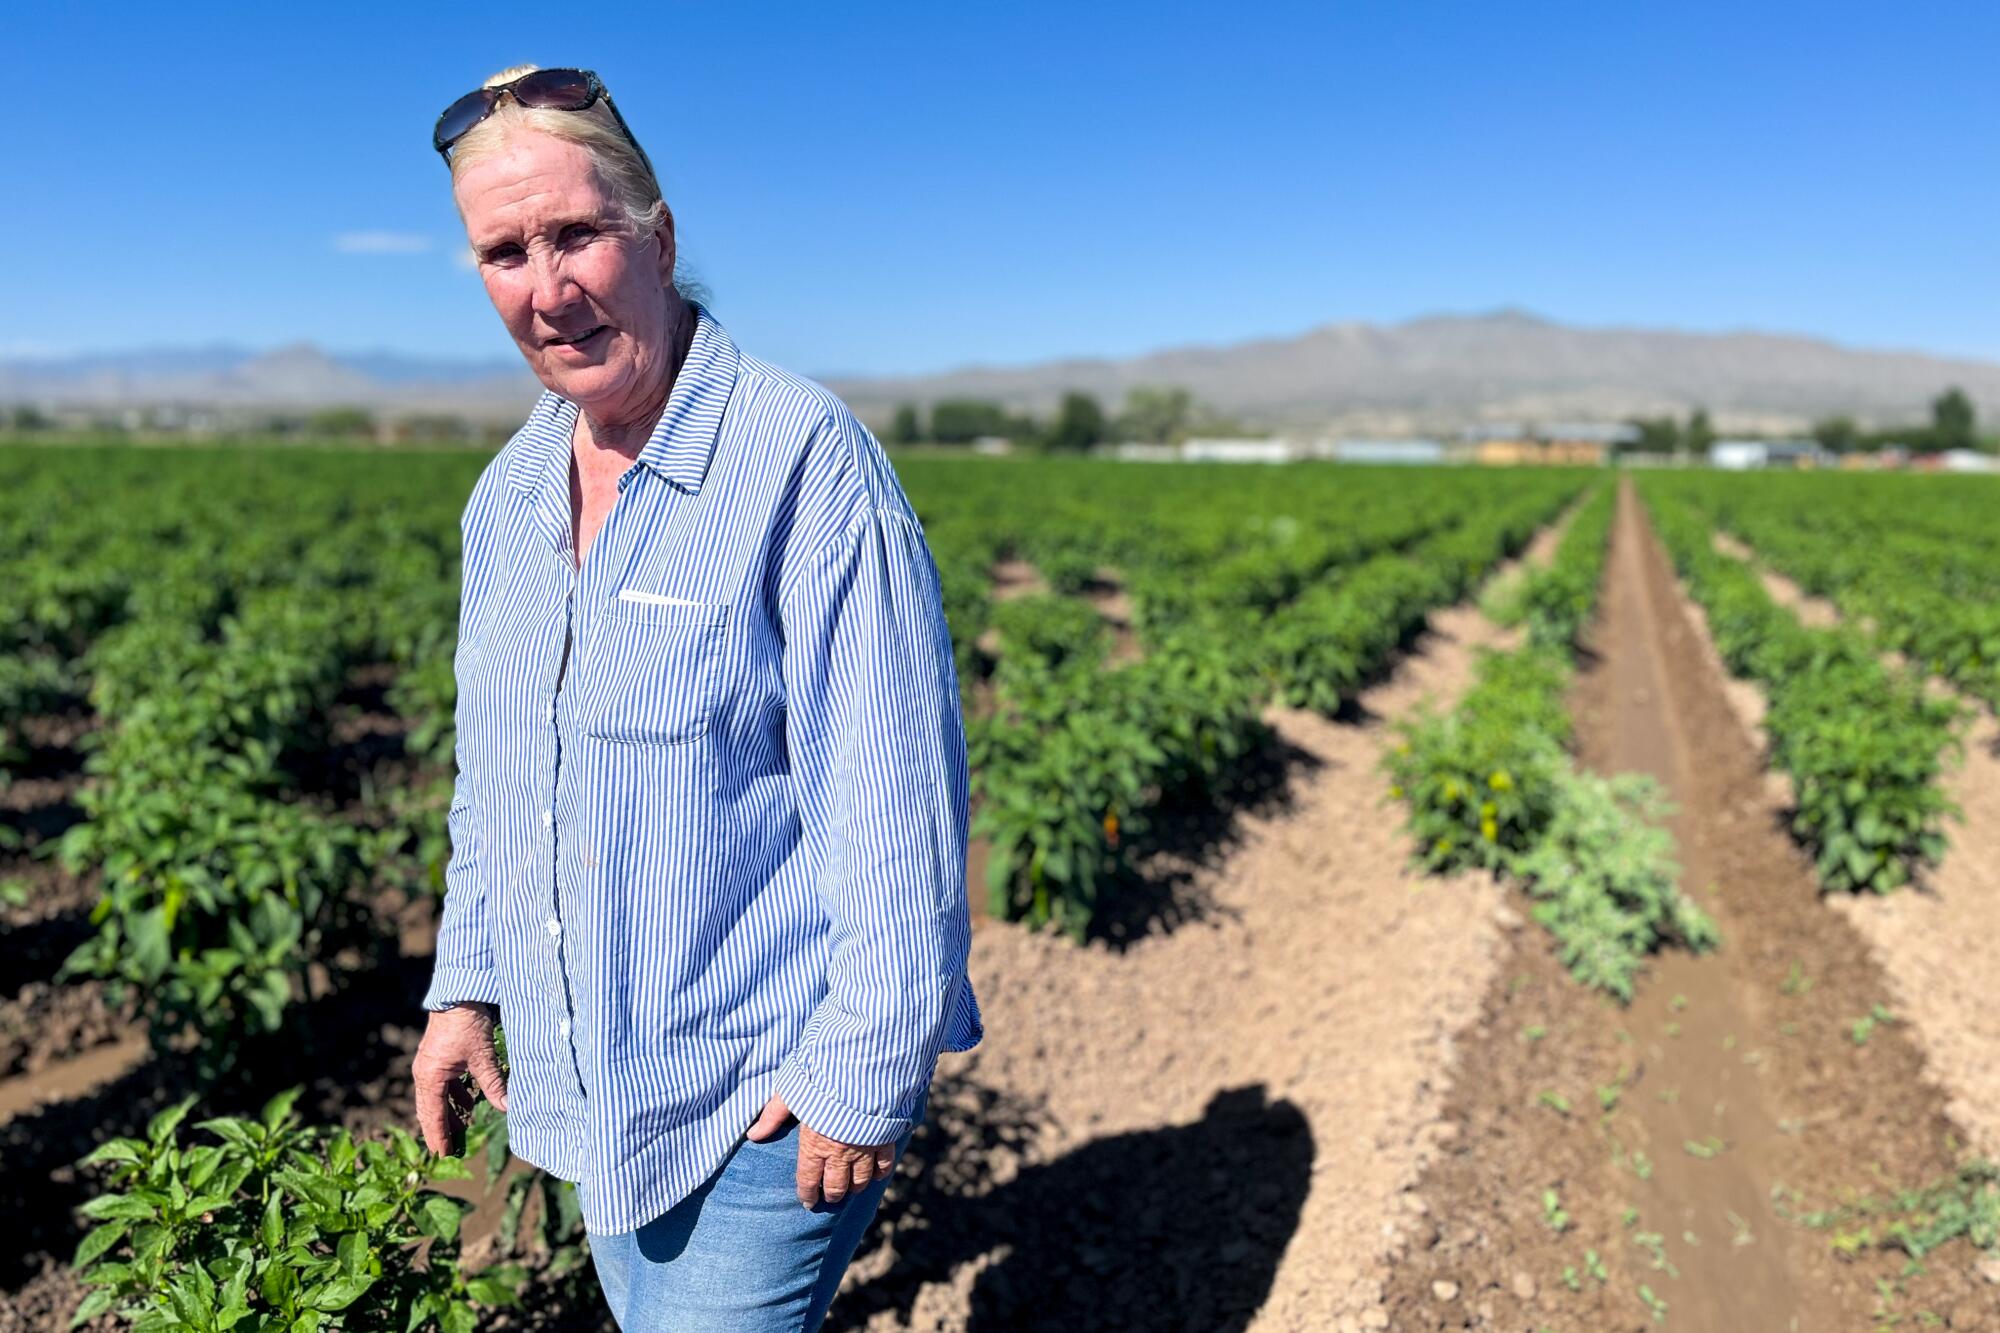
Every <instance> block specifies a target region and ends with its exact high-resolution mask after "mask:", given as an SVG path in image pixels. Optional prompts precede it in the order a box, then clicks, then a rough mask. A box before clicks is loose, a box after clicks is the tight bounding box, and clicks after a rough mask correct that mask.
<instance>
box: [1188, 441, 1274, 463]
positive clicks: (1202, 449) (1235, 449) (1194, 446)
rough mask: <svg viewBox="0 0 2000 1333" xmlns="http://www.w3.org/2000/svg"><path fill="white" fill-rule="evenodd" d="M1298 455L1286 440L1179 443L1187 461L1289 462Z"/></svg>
mask: <svg viewBox="0 0 2000 1333" xmlns="http://www.w3.org/2000/svg"><path fill="white" fill-rule="evenodd" d="M1301 456H1302V451H1301V450H1300V449H1299V448H1298V446H1296V445H1294V444H1292V443H1291V442H1290V441H1288V440H1189V441H1187V442H1186V443H1185V444H1183V445H1182V446H1181V460H1182V461H1183V462H1187V463H1289V462H1292V461H1293V460H1294V459H1297V458H1299V457H1301Z"/></svg>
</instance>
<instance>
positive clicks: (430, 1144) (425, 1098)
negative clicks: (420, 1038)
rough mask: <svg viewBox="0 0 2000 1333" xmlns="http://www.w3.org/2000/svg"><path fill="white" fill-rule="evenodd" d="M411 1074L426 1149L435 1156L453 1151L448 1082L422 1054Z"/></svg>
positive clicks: (418, 1057)
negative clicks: (447, 1093) (446, 1092)
mask: <svg viewBox="0 0 2000 1333" xmlns="http://www.w3.org/2000/svg"><path fill="white" fill-rule="evenodd" d="M411 1072H412V1075H413V1081H414V1082H415V1084H416V1088H417V1126H418V1127H419V1128H420V1129H422V1130H423V1133H424V1146H425V1147H426V1148H429V1149H430V1150H431V1151H432V1152H434V1153H447V1152H450V1151H451V1146H452V1144H451V1139H452V1132H451V1108H450V1104H449V1099H448V1098H447V1097H446V1095H445V1088H446V1085H447V1083H448V1081H449V1080H448V1078H447V1076H446V1075H445V1074H444V1072H443V1071H442V1069H440V1068H439V1067H438V1066H437V1065H436V1064H434V1063H431V1062H428V1061H426V1060H425V1059H424V1055H423V1053H422V1052H421V1051H420V1052H418V1054H417V1060H416V1064H415V1066H414V1067H413V1069H412V1071H411Z"/></svg>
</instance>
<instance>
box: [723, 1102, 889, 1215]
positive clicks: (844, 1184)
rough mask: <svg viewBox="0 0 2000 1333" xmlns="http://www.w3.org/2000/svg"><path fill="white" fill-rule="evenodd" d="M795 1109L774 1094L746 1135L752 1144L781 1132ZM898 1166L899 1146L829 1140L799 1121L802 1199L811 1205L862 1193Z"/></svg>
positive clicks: (832, 1201) (800, 1200)
mask: <svg viewBox="0 0 2000 1333" xmlns="http://www.w3.org/2000/svg"><path fill="white" fill-rule="evenodd" d="M791 1118H792V1110H791V1108H790V1107H789V1106H786V1105H785V1101H784V1098H782V1097H779V1096H778V1095H777V1094H775V1093H773V1094H772V1096H771V1100H770V1101H768V1102H765V1103H764V1111H763V1114H761V1115H759V1116H758V1117H757V1123H755V1124H753V1125H752V1126H750V1129H749V1131H748V1135H747V1137H748V1138H749V1139H750V1141H751V1142H753V1143H762V1142H763V1141H764V1140H765V1139H768V1138H771V1137H772V1136H774V1135H776V1134H779V1133H782V1132H783V1131H784V1128H785V1122H786V1121H788V1120H790V1119H791ZM895 1169H896V1145H895V1144H894V1143H893V1142H891V1143H882V1144H874V1145H857V1144H852V1143H842V1142H841V1141H840V1140H838V1139H830V1138H828V1137H827V1136H826V1135H824V1134H822V1133H820V1132H819V1131H818V1130H816V1129H814V1128H813V1127H812V1126H811V1125H808V1124H806V1123H805V1122H804V1121H800V1122H799V1175H798V1181H799V1202H800V1203H801V1204H803V1205H804V1206H805V1207H807V1208H810V1207H812V1206H813V1205H814V1204H816V1203H818V1202H819V1201H820V1200H821V1198H824V1199H825V1200H826V1201H827V1202H828V1203H839V1202H840V1201H841V1200H842V1199H845V1198H846V1197H847V1195H848V1193H849V1191H855V1192H859V1191H861V1190H865V1189H867V1188H868V1186H869V1185H870V1184H872V1183H873V1182H874V1181H875V1180H877V1179H878V1178H880V1177H883V1176H886V1175H888V1174H889V1173H890V1172H891V1171H893V1170H895Z"/></svg>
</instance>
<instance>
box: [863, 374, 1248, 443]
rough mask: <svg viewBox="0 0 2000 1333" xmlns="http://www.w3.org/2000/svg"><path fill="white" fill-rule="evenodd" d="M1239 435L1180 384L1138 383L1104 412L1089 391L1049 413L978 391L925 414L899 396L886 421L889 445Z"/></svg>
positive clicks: (1068, 397)
mask: <svg viewBox="0 0 2000 1333" xmlns="http://www.w3.org/2000/svg"><path fill="white" fill-rule="evenodd" d="M1198 433H1199V434H1215V435H1241V434H1243V433H1245V432H1244V427H1243V425H1242V424H1241V423H1240V422H1237V421H1233V420H1231V419H1229V418H1226V417H1222V416H1219V415H1217V414H1215V413H1214V412H1211V411H1209V410H1207V409H1206V408H1203V407H1201V406H1200V405H1199V404H1197V403H1196V402H1195V400H1194V396H1193V395H1192V394H1190V393H1189V392H1188V391H1187V390H1186V389H1176V388H1170V387H1157V386H1152V385H1140V386H1137V387H1135V388H1133V389H1132V390H1130V391H1129V392H1127V393H1126V395H1125V404H1124V406H1123V407H1122V408H1121V409H1120V410H1118V411H1116V412H1107V411H1105V410H1104V407H1103V405H1102V404H1101V403H1099V402H1098V401H1097V399H1096V398H1095V397H1093V396H1092V395H1090V394H1087V393H1079V392H1075V391H1072V392H1069V393H1065V394H1064V395H1063V396H1062V401H1061V402H1060V403H1059V404H1058V405H1057V406H1056V410H1055V412H1054V414H1053V415H1051V416H1049V417H1047V418H1045V419H1044V418H1037V417H1036V416H1034V415H1033V414H1032V413H1028V412H1015V411H1010V410H1009V409H1008V408H1006V407H1005V406H1003V405H1002V404H1000V403H996V402H991V401H988V400H987V399H983V398H941V399H939V400H938V401H937V402H935V403H933V404H931V405H930V412H929V414H928V416H926V414H925V413H924V411H923V409H922V408H921V407H919V406H918V405H917V404H916V403H903V404H900V405H899V406H898V407H897V408H896V413H895V416H894V417H893V418H892V419H891V420H890V423H889V431H888V435H887V440H888V442H889V443H891V444H971V443H972V442H973V441H974V440H980V439H989V438H991V439H1002V440H1007V441H1009V442H1011V443H1013V444H1017V445H1024V446H1027V447H1029V448H1035V449H1046V450H1054V451H1059V452H1060V451H1065V450H1067V451H1081V450H1084V449H1089V448H1090V447H1091V446H1093V445H1098V444H1113V443H1119V442H1123V441H1131V442H1135V443H1140V444H1179V443H1180V442H1181V441H1182V440H1185V439H1187V438H1188V437H1189V436H1190V435H1194V434H1198Z"/></svg>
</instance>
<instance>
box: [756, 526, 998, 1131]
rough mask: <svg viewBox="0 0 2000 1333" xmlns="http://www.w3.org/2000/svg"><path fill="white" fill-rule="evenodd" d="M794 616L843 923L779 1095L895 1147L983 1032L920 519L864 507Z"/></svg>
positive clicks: (952, 707)
mask: <svg viewBox="0 0 2000 1333" xmlns="http://www.w3.org/2000/svg"><path fill="white" fill-rule="evenodd" d="M898 498H900V497H898ZM780 618H781V623H782V626H783V632H784V640H785V648H784V658H783V668H782V674H783V679H784V689H785V706H786V723H785V731H786V746H787V757H788V760H789V763H790V767H791V773H792V780H793V782H794V784H795V790H796V792H797V800H798V805H799V810H800V815H801V819H802V821H803V823H804V836H805V837H806V838H807V839H809V840H810V839H816V840H820V841H821V842H822V843H823V850H824V853H825V854H824V856H823V857H822V858H819V859H818V863H819V864H821V865H822V866H823V867H824V870H823V873H822V874H821V877H820V880H819V884H818V890H819V896H820V901H821V904H822V906H823V908H824V910H825V912H826V916H827V919H828V921H829V922H830V923H831V929H830V932H829V934H828V940H827V950H828V957H827V972H826V976H827V992H826V995H825V998H824V999H823V1000H822V1001H821V1003H820V1004H819V1005H818V1006H817V1007H816V1008H815V1009H814V1011H813V1013H812V1015H811V1017H810V1018H809V1020H808V1021H807V1024H806V1027H805V1030H804V1033H803V1035H802V1036H801V1038H800V1042H799V1045H798V1046H797V1048H796V1049H795V1050H794V1051H793V1052H792V1053H791V1055H790V1056H789V1057H788V1058H787V1059H786V1061H785V1063H784V1064H783V1066H782V1067H781V1068H780V1069H779V1071H778V1081H777V1087H776V1091H777V1093H778V1095H779V1096H781V1097H783V1098H784V1100H785V1104H786V1105H787V1106H788V1107H790V1108H791V1110H792V1113H793V1114H795V1115H796V1116H798V1117H799V1119H800V1120H801V1121H803V1122H804V1123H806V1124H808V1125H810V1126H811V1127H812V1128H813V1129H815V1130H818V1131H819V1132H820V1133H822V1134H825V1135H827V1136H829V1137H831V1138H835V1139H839V1140H841V1141H843V1142H847V1143H855V1144H873V1143H886V1142H888V1141H890V1140H892V1139H894V1138H896V1137H898V1136H900V1135H901V1134H902V1133H903V1132H904V1131H905V1130H907V1129H908V1128H910V1125H911V1123H912V1121H911V1115H912V1113H913V1112H914V1110H915V1108H916V1103H917V1100H918V1098H919V1097H920V1096H921V1094H922V1093H923V1091H924V1089H925V1088H926V1087H928V1085H929V1082H930V1078H931V1074H932V1071H933V1069H934V1068H935V1065H936V1061H937V1057H938V1054H939V1052H940V1050H942V1049H944V1048H945V1045H946V1040H947V1031H948V1029H953V1028H955V1029H956V1030H957V1031H958V1032H960V1033H961V1034H962V1033H963V1032H964V1031H965V1030H966V1028H967V1026H968V1024H969V1025H970V1027H971V1028H972V1029H973V1030H974V1031H975V1032H976V1030H977V1025H978V1019H977V1013H976V1009H975V1010H972V1012H971V1013H970V1014H969V1015H968V1013H967V1012H966V1010H967V1009H968V1008H969V1007H970V1006H971V1005H972V1003H973V1002H972V999H971V995H970V990H969V987H968V986H966V984H965V963H966V955H967V951H968V949H969V946H970V942H971V929H970V926H971V921H970V916H969V913H968V910H967V904H966V897H965V841H966V808H967V790H966V762H965V728H964V720H963V718H962V716H961V714H960V709H959V700H958V683H957V676H956V674H955V673H954V670H953V666H952V653H951V638H950V634H949V631H948V630H947V628H946V625H945V620H944V611H943V605H942V601H941V599H940V596H939V591H938V580H937V569H936V566H935V564H933V562H932V560H931V555H930V552H929V550H928V548H927V547H926V546H925V545H924V540H923V533H922V531H921V529H920V528H919V527H918V525H917V522H916V520H915V518H914V517H913V516H912V515H910V514H908V513H907V512H899V511H898V510H895V509H885V508H874V507H871V508H868V509H865V510H863V511H862V512H861V513H859V514H857V515H855V517H854V518H853V519H852V520H851V521H850V522H849V524H848V525H847V527H846V528H845V530H844V531H842V532H840V533H839V534H838V535H837V536H836V537H835V538H834V539H833V540H832V541H831V542H829V543H828V547H827V549H826V550H825V551H823V552H821V553H820V555H819V556H818V558H817V559H816V561H815V562H814V564H813V565H812V566H811V567H810V568H808V569H807V570H805V571H804V572H803V573H802V575H801V577H800V578H799V579H798V580H797V581H796V583H795V584H794V585H793V586H791V587H790V588H789V589H787V591H786V593H785V596H784V600H783V603H782V604H781V606H780ZM954 1020H955V1021H954ZM974 1039H975V1040H976V1037H975V1038H974ZM969 1044H970V1042H968V1041H965V1040H963V1038H962V1037H961V1039H960V1040H959V1041H958V1042H956V1043H954V1048H956V1049H963V1048H964V1046H966V1045H969Z"/></svg>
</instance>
